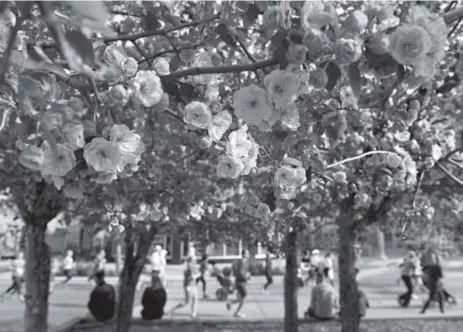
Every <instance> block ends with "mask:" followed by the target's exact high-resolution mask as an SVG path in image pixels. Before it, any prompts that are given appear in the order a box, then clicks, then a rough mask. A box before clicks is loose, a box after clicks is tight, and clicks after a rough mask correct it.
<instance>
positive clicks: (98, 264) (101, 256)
mask: <svg viewBox="0 0 463 332" xmlns="http://www.w3.org/2000/svg"><path fill="white" fill-rule="evenodd" d="M105 267H106V251H105V250H104V249H102V250H100V252H99V253H98V255H97V256H96V257H95V260H94V261H93V268H92V272H91V273H90V276H89V277H88V281H90V280H92V279H94V278H95V276H96V274H97V273H98V272H101V271H103V272H104V271H105Z"/></svg>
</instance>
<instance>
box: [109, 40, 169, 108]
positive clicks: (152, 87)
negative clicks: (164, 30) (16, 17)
mask: <svg viewBox="0 0 463 332" xmlns="http://www.w3.org/2000/svg"><path fill="white" fill-rule="evenodd" d="M103 58H104V61H105V63H106V64H107V65H108V66H109V70H108V72H107V73H106V77H105V79H106V80H107V81H108V82H109V84H110V85H111V87H110V88H109V90H108V91H107V93H106V94H105V97H106V101H107V102H108V103H109V104H111V105H113V106H116V105H117V106H125V105H127V103H128V102H129V101H130V100H132V101H133V102H134V103H135V104H136V105H140V106H142V107H146V108H153V109H154V110H160V111H162V110H164V109H165V108H166V107H167V106H168V104H169V96H168V95H167V93H164V91H163V87H162V83H161V78H160V77H159V75H167V74H169V72H170V69H169V63H168V62H167V60H166V59H164V58H157V59H156V60H155V61H154V63H153V68H154V69H153V70H139V68H138V63H137V61H136V60H135V59H134V58H132V57H129V56H127V55H126V54H125V51H124V49H123V48H122V47H121V46H118V45H117V44H111V45H109V46H108V47H106V49H105V50H104V53H103Z"/></svg>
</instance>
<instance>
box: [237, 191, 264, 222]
mask: <svg viewBox="0 0 463 332" xmlns="http://www.w3.org/2000/svg"><path fill="white" fill-rule="evenodd" d="M238 206H239V207H240V208H242V209H243V211H244V213H246V214H247V215H249V216H251V217H253V218H256V219H260V220H263V221H267V220H269V218H270V216H271V214H272V211H271V210H270V207H269V206H268V205H267V204H265V203H263V202H261V201H260V199H259V197H258V196H257V195H256V194H254V193H247V194H245V195H242V196H241V197H240V200H239V202H238Z"/></svg>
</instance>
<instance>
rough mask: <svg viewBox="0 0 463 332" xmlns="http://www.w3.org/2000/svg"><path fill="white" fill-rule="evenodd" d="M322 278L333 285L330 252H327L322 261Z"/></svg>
mask: <svg viewBox="0 0 463 332" xmlns="http://www.w3.org/2000/svg"><path fill="white" fill-rule="evenodd" d="M323 276H324V277H325V278H326V279H327V281H328V282H329V283H330V284H331V285H334V268H333V259H332V257H331V252H327V253H326V254H325V259H324V260H323Z"/></svg>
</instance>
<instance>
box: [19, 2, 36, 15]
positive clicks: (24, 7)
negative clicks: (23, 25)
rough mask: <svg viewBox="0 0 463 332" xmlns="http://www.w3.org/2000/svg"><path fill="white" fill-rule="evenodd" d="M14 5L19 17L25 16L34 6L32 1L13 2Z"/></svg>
mask: <svg viewBox="0 0 463 332" xmlns="http://www.w3.org/2000/svg"><path fill="white" fill-rule="evenodd" d="M15 4H16V8H18V9H19V11H20V12H21V16H26V15H27V14H28V13H29V12H30V10H31V8H32V6H33V5H34V1H15Z"/></svg>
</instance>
